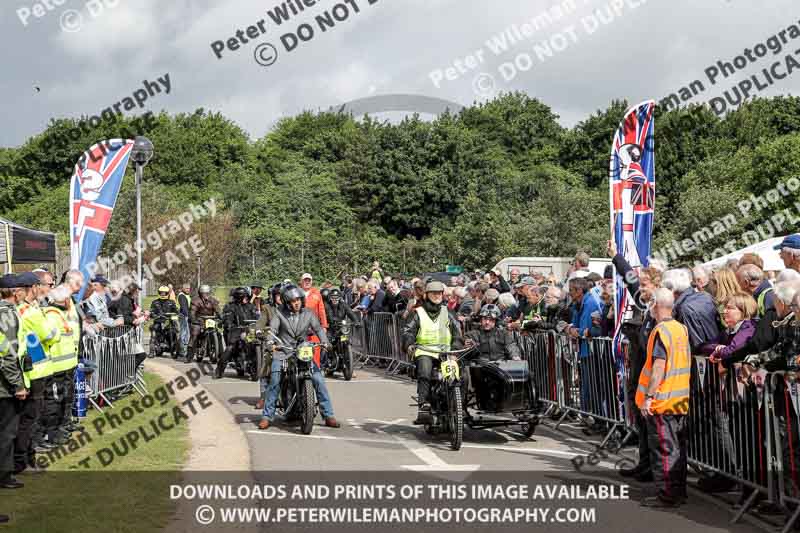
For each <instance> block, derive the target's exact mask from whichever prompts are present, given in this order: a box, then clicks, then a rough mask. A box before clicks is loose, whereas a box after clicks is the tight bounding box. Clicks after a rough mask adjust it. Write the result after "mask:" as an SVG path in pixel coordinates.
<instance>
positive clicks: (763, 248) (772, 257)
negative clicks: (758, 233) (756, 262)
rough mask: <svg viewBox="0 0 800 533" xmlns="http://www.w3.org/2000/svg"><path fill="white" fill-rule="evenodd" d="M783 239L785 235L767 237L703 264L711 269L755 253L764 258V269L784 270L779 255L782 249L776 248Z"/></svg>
mask: <svg viewBox="0 0 800 533" xmlns="http://www.w3.org/2000/svg"><path fill="white" fill-rule="evenodd" d="M781 241H783V237H774V238H772V239H767V240H766V241H761V242H759V243H756V244H753V245H751V246H748V247H746V248H742V249H741V250H737V251H735V252H733V253H730V254H728V255H723V256H722V257H717V258H716V259H713V260H711V261H709V262H708V263H704V264H703V266H704V267H706V268H709V269H714V268H719V267H721V266H723V265H725V263H726V262H727V261H728V260H729V259H739V258H740V257H742V256H743V255H744V254H747V253H753V254H758V256H759V257H761V259H763V260H764V270H783V269H784V268H785V267H784V266H783V260H782V259H781V258H780V256H779V253H780V250H775V249H774V247H775V246H777V245H778V244H780V243H781Z"/></svg>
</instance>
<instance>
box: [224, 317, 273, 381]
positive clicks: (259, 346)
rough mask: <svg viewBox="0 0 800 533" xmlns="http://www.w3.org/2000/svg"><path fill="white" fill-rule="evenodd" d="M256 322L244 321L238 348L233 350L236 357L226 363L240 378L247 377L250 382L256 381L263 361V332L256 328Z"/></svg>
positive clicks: (251, 320) (252, 320)
mask: <svg viewBox="0 0 800 533" xmlns="http://www.w3.org/2000/svg"><path fill="white" fill-rule="evenodd" d="M257 323H258V320H255V319H246V320H245V321H244V324H243V325H242V326H239V327H237V328H235V329H238V330H240V332H239V339H238V340H237V341H236V342H237V344H238V346H236V347H235V348H234V350H235V353H236V357H234V358H232V360H231V361H229V362H228V364H229V365H233V366H234V367H235V368H236V375H237V376H239V377H240V378H242V377H245V376H247V377H248V379H249V380H250V381H257V380H258V374H259V371H260V370H261V367H262V364H263V360H264V332H263V331H262V330H261V329H259V328H258V327H257Z"/></svg>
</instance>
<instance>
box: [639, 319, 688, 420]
mask: <svg viewBox="0 0 800 533" xmlns="http://www.w3.org/2000/svg"><path fill="white" fill-rule="evenodd" d="M656 338H660V339H661V342H662V344H664V348H665V349H666V350H667V360H666V366H665V367H664V379H663V381H662V382H661V384H660V385H659V386H658V390H657V391H656V394H655V398H653V403H652V405H651V408H652V411H653V412H654V413H656V414H660V415H664V414H666V415H670V414H674V415H675V414H677V415H685V414H688V413H689V377H690V376H691V372H692V358H691V355H690V350H689V332H688V331H687V329H686V326H684V325H683V324H681V323H680V322H678V321H677V320H674V319H670V320H665V321H664V322H660V323H659V324H657V325H656V327H655V328H653V331H651V332H650V338H649V339H648V340H647V361H646V362H645V364H644V368H643V369H642V373H641V374H640V375H639V388H638V389H637V390H636V405H637V407H639V408H642V407H644V403H645V395H646V394H647V389H648V386H649V385H650V375H651V373H652V371H653V348H654V347H655V344H656Z"/></svg>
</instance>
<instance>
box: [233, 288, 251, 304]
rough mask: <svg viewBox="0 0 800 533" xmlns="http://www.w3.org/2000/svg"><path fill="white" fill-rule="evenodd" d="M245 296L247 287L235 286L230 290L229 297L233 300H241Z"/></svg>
mask: <svg viewBox="0 0 800 533" xmlns="http://www.w3.org/2000/svg"><path fill="white" fill-rule="evenodd" d="M247 296H248V294H247V289H245V288H244V287H236V288H235V289H233V290H232V291H231V297H232V298H233V301H234V302H243V301H244V299H245V298H246V297H247Z"/></svg>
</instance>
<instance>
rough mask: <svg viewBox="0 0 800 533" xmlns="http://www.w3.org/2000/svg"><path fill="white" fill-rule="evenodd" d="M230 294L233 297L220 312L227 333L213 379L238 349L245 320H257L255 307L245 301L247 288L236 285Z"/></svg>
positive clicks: (223, 370) (220, 373) (220, 375)
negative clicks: (223, 349) (224, 345)
mask: <svg viewBox="0 0 800 533" xmlns="http://www.w3.org/2000/svg"><path fill="white" fill-rule="evenodd" d="M231 296H232V297H233V302H231V303H229V304H227V305H226V306H225V308H224V310H223V312H222V321H223V323H224V327H225V332H226V334H227V338H226V339H225V344H226V347H225V351H224V352H222V356H221V357H220V358H219V361H218V362H217V371H216V373H215V374H214V379H219V378H221V377H222V375H223V373H224V372H225V367H227V366H228V361H230V359H231V357H233V356H235V355H236V354H235V353H234V351H235V350H238V349H239V342H238V341H239V335H240V334H241V332H242V328H243V327H244V326H245V323H246V322H245V321H246V320H258V311H257V310H256V307H255V306H254V305H253V304H251V303H249V302H247V301H246V300H247V289H245V288H244V287H237V288H236V289H234V290H233V291H232V292H231Z"/></svg>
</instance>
